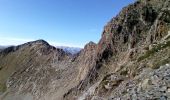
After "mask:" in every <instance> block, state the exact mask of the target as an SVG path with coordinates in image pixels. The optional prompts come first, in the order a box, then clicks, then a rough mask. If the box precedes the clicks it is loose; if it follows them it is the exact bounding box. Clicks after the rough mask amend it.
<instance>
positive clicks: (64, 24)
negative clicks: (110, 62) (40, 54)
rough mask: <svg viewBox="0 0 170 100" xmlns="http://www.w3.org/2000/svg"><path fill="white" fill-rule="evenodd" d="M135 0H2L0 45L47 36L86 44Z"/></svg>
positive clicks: (53, 40)
mask: <svg viewBox="0 0 170 100" xmlns="http://www.w3.org/2000/svg"><path fill="white" fill-rule="evenodd" d="M132 2H134V0H0V45H17V44H21V43H24V42H27V41H32V40H37V39H44V40H46V41H48V42H49V43H50V44H53V45H66V46H78V47H83V46H84V45H85V44H86V43H88V42H89V41H94V42H98V41H99V39H100V38H101V33H102V30H103V27H104V25H106V23H107V22H108V21H109V20H110V19H111V18H112V17H113V16H116V15H117V14H118V13H119V11H120V10H121V9H122V7H124V6H126V5H128V4H130V3H132Z"/></svg>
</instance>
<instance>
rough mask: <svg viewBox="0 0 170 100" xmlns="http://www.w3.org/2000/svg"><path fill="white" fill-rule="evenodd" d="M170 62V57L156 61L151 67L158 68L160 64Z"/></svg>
mask: <svg viewBox="0 0 170 100" xmlns="http://www.w3.org/2000/svg"><path fill="white" fill-rule="evenodd" d="M169 62H170V57H169V58H166V59H163V60H161V61H158V62H156V63H154V64H153V66H152V67H151V68H152V69H158V68H159V67H160V66H162V65H165V64H167V63H169Z"/></svg>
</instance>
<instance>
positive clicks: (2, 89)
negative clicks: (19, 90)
mask: <svg viewBox="0 0 170 100" xmlns="http://www.w3.org/2000/svg"><path fill="white" fill-rule="evenodd" d="M6 89H7V87H6V84H5V83H4V84H2V83H0V92H5V91H6Z"/></svg>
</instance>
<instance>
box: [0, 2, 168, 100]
mask: <svg viewBox="0 0 170 100" xmlns="http://www.w3.org/2000/svg"><path fill="white" fill-rule="evenodd" d="M169 63H170V1H169V0H161V1H160V0H139V1H136V2H135V3H134V4H131V5H129V6H127V7H125V8H123V9H122V11H121V12H120V13H119V14H118V15H117V16H116V17H114V18H112V19H111V20H110V22H108V23H107V25H106V26H105V27H104V31H103V33H102V38H101V40H100V41H99V43H98V44H95V43H93V42H90V43H88V44H87V45H86V46H85V48H84V49H82V50H81V51H80V52H79V53H78V54H76V55H74V56H72V55H71V56H70V55H69V54H67V53H66V52H64V51H63V50H62V49H57V48H54V47H52V46H50V45H49V44H48V43H47V42H45V41H43V40H38V41H34V42H29V43H26V44H23V45H20V46H16V47H9V48H6V49H4V50H2V51H1V52H0V92H1V94H2V95H1V96H0V99H2V100H9V99H12V100H20V99H21V100H25V99H29V100H62V99H64V100H77V99H78V100H105V99H109V100H110V99H111V100H120V99H121V100H127V99H129V100H138V99H140V100H146V99H154V100H155V99H162V100H166V99H170V95H169V93H170V84H169V83H170V81H169V79H170V77H169V76H170V74H169V73H170V70H169V69H170V65H169Z"/></svg>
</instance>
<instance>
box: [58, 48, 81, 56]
mask: <svg viewBox="0 0 170 100" xmlns="http://www.w3.org/2000/svg"><path fill="white" fill-rule="evenodd" d="M56 48H60V49H63V50H64V51H65V52H67V53H70V54H76V53H78V52H80V50H81V49H82V48H79V47H67V46H57V47H56Z"/></svg>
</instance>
